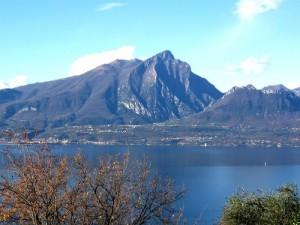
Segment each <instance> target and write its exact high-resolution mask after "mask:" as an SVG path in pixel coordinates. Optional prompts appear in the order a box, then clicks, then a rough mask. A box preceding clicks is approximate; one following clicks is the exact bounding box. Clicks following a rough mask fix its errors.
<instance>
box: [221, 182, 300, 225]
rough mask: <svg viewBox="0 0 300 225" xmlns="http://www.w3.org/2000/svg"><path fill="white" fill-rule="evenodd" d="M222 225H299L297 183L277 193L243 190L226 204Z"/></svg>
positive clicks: (299, 210)
mask: <svg viewBox="0 0 300 225" xmlns="http://www.w3.org/2000/svg"><path fill="white" fill-rule="evenodd" d="M221 224H222V225H297V224H300V199H299V196H298V190H297V187H296V186H295V185H286V186H283V187H281V188H279V189H278V190H277V191H276V192H274V193H265V192H256V193H249V192H247V191H243V190H242V191H240V192H238V193H237V194H236V195H234V196H233V197H231V198H230V199H229V201H228V202H227V205H226V206H225V209H224V213H223V218H222V221H221Z"/></svg>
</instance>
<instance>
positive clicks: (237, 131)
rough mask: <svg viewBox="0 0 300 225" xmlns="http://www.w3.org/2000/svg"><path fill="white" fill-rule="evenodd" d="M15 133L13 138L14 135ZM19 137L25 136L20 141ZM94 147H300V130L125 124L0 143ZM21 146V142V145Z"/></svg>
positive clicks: (30, 134) (6, 136) (31, 134)
mask: <svg viewBox="0 0 300 225" xmlns="http://www.w3.org/2000/svg"><path fill="white" fill-rule="evenodd" d="M11 133H14V135H11ZM19 137H22V138H21V139H20V138H19ZM14 139H18V140H19V141H20V140H22V142H23V144H41V143H48V144H95V145H126V146H128V145H150V146H159V145H161V146H164V145H190V146H202V147H269V148H270V147H275V148H282V147H292V148H297V147H300V128H272V129H271V128H270V129H268V128H254V127H230V126H216V125H214V126H212V125H211V126H177V125H162V124H153V125H123V126H113V125H105V126H72V127H63V128H57V129H53V130H49V131H44V132H41V133H37V132H36V131H30V130H29V131H25V130H23V131H21V132H20V131H17V132H12V131H11V130H3V131H2V132H1V136H0V143H2V144H9V143H15V140H14ZM20 144H22V143H20Z"/></svg>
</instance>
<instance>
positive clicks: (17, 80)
mask: <svg viewBox="0 0 300 225" xmlns="http://www.w3.org/2000/svg"><path fill="white" fill-rule="evenodd" d="M27 81H28V77H27V76H25V75H18V76H15V77H13V78H11V79H9V80H8V81H3V80H0V89H5V88H15V87H19V86H23V85H26V84H27Z"/></svg>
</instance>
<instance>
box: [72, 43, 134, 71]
mask: <svg viewBox="0 0 300 225" xmlns="http://www.w3.org/2000/svg"><path fill="white" fill-rule="evenodd" d="M134 51H135V47H133V46H123V47H121V48H118V49H114V50H110V51H105V52H99V53H94V54H90V55H86V56H83V57H80V58H78V59H77V60H75V62H73V64H72V65H71V68H70V71H69V76H75V75H80V74H83V73H85V72H88V71H89V70H92V69H94V68H96V67H98V66H101V65H103V64H107V63H110V62H112V61H114V60H117V59H125V60H130V59H133V58H134Z"/></svg>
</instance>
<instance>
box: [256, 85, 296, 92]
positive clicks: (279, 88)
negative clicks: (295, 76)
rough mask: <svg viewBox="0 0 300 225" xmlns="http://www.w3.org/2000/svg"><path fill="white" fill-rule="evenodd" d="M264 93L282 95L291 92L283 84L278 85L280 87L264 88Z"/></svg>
mask: <svg viewBox="0 0 300 225" xmlns="http://www.w3.org/2000/svg"><path fill="white" fill-rule="evenodd" d="M262 91H263V92H264V93H265V94H278V93H282V92H290V91H291V90H290V89H288V88H287V87H285V86H284V85H282V84H278V85H270V86H267V87H264V88H263V89H262Z"/></svg>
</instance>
